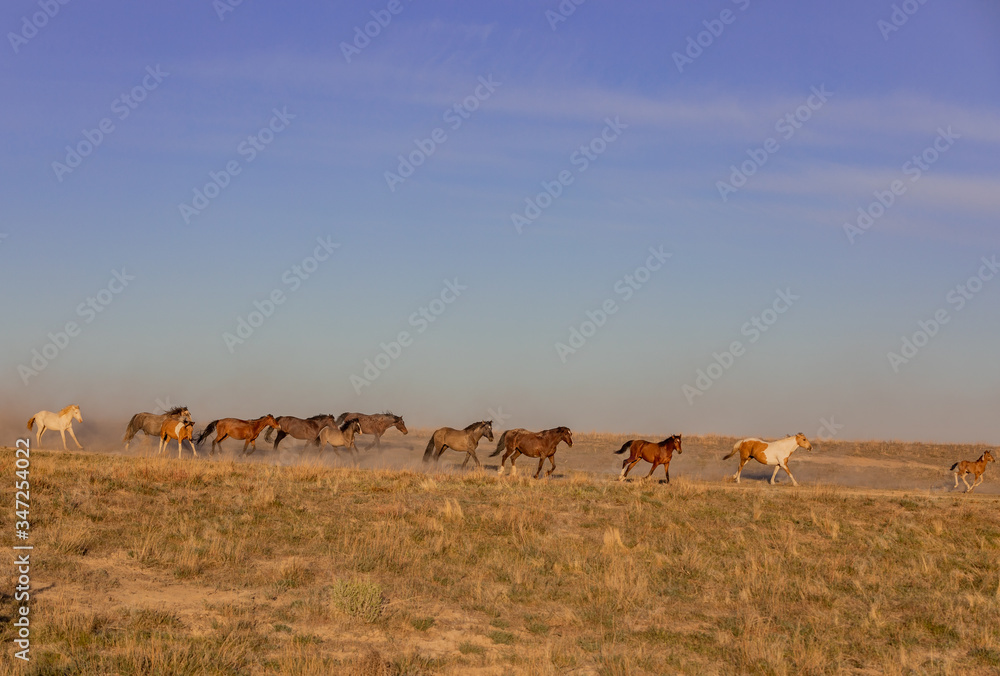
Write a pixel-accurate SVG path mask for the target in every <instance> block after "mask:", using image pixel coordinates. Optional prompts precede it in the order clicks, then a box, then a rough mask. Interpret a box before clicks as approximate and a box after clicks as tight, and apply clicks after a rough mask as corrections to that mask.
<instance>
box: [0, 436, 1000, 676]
mask: <svg viewBox="0 0 1000 676" xmlns="http://www.w3.org/2000/svg"><path fill="white" fill-rule="evenodd" d="M524 469H527V466H525V467H524ZM734 469H735V468H734ZM637 471H642V473H645V472H644V471H643V470H642V467H640V468H638V469H637ZM13 472H14V467H13V458H12V453H11V451H10V450H9V449H8V450H6V451H3V453H2V461H0V476H2V477H5V478H4V479H3V480H4V481H10V482H13ZM31 482H32V494H31V498H32V509H31V514H32V521H33V524H32V539H31V544H34V545H35V550H34V567H33V570H32V575H33V578H32V586H33V589H34V593H33V596H32V618H33V624H32V626H33V634H32V638H33V641H34V643H33V648H34V649H33V656H34V658H35V661H34V662H33V663H32V669H33V670H34V672H35V673H65V674H96V673H114V674H148V673H160V674H194V673H214V674H245V673H283V674H313V673H362V674H382V673H384V674H391V673H399V674H418V673H435V674H436V673H444V674H468V673H482V674H505V673H539V674H545V673H576V674H591V673H593V674H647V673H648V674H661V673H678V672H680V673H691V674H706V673H761V674H772V673H773V674H807V673H817V674H818V673H872V674H876V673H877V674H883V673H890V674H891V673H910V672H920V673H943V674H970V673H983V674H987V673H997V670H998V669H1000V567H998V560H1000V515H998V507H1000V499H998V498H996V497H994V496H985V495H984V496H977V495H970V496H967V495H962V494H957V493H956V494H942V495H932V494H931V493H929V492H920V493H917V492H913V493H906V492H890V491H875V490H863V489H846V488H831V487H824V486H820V487H817V486H815V485H813V486H803V487H800V488H798V489H794V488H791V487H790V486H788V485H779V486H768V485H766V484H762V483H761V482H745V483H743V484H742V485H740V486H735V485H732V484H724V483H721V482H713V483H705V482H693V481H689V480H685V479H684V478H680V479H675V480H674V483H673V484H671V485H669V486H668V485H660V484H653V483H642V482H636V483H631V482H630V483H627V484H620V483H617V482H615V481H613V480H611V479H610V478H609V477H607V476H592V475H584V474H572V473H571V474H570V476H568V478H565V479H562V480H557V481H535V480H531V479H527V478H525V477H523V476H521V477H518V478H516V479H511V478H509V477H507V478H504V479H498V478H497V477H496V476H495V474H492V473H469V474H464V475H463V474H457V475H456V474H446V473H442V474H436V475H428V474H422V473H416V472H411V471H389V470H383V471H378V470H375V471H372V470H356V469H346V468H332V469H331V468H324V467H318V466H297V467H273V466H268V465H255V464H244V463H232V462H228V461H227V462H204V461H191V460H186V459H185V460H183V461H177V460H164V459H145V458H128V457H120V456H109V455H97V454H94V455H91V454H82V453H69V454H67V453H56V452H37V451H36V452H33V454H32V466H31ZM8 494H10V492H9V491H8ZM13 529H14V525H13V508H12V507H8V509H5V510H3V511H2V512H0V531H2V532H3V533H5V534H7V535H5V537H7V538H8V541H9V540H10V539H12V538H11V536H10V534H11V533H13ZM0 558H2V559H3V565H4V568H3V570H4V571H7V575H8V581H9V583H8V584H6V585H4V587H3V596H2V600H0V615H2V616H3V618H4V620H5V621H4V623H3V635H2V642H3V645H4V649H3V652H2V654H0V667H2V668H3V669H4V670H5V671H6V670H10V669H11V664H12V663H13V660H12V659H11V654H12V652H13V650H12V648H11V647H10V646H11V640H12V638H13V634H12V631H11V628H10V623H9V622H8V621H7V620H9V618H11V616H12V613H13V612H14V608H15V605H14V602H13V599H12V597H11V595H10V590H11V589H12V588H13V580H14V579H15V578H14V576H13V575H12V574H10V571H12V568H13V567H12V565H11V562H12V560H13V556H12V553H11V550H10V549H9V547H6V548H4V550H3V553H2V554H0ZM19 671H20V670H19ZM30 671H31V670H29V673H30Z"/></svg>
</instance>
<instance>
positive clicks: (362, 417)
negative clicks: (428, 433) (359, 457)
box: [337, 411, 408, 453]
mask: <svg viewBox="0 0 1000 676" xmlns="http://www.w3.org/2000/svg"><path fill="white" fill-rule="evenodd" d="M351 418H357V419H358V421H359V422H360V423H361V434H374V435H375V441H373V442H372V443H371V444H369V445H368V446H367V447H366V448H365V450H366V451H367V450H371V449H372V448H374V447H377V448H378V451H379V453H381V452H382V441H381V440H382V435H383V434H385V433H386V430H388V429H389V428H390V427H395V428H396V429H397V430H399V431H400V432H402V433H403V434H408V432H407V430H406V423H404V422H403V418H402V417H401V416H398V415H396V414H394V413H393V412H392V411H386V412H384V413H374V414H371V415H368V414H366V413H341V414H340V415H339V416H337V424H338V425H342V424H343V423H344V421H345V420H350V419H351Z"/></svg>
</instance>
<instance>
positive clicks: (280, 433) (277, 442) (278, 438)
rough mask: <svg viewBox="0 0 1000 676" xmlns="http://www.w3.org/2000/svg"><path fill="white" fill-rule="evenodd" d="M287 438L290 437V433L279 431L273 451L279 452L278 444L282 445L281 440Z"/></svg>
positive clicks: (275, 437)
mask: <svg viewBox="0 0 1000 676" xmlns="http://www.w3.org/2000/svg"><path fill="white" fill-rule="evenodd" d="M287 436H288V433H287V432H285V430H278V433H277V434H276V435H275V436H274V446H273V447H272V448H271V450H272V451H277V450H278V444H279V443H281V440H282V439H284V438H285V437H287Z"/></svg>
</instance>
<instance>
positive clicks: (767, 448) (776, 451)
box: [722, 432, 812, 486]
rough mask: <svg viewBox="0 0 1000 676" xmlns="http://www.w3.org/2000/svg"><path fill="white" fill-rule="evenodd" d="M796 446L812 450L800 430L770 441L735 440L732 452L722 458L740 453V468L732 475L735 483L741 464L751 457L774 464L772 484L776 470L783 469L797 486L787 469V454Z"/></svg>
mask: <svg viewBox="0 0 1000 676" xmlns="http://www.w3.org/2000/svg"><path fill="white" fill-rule="evenodd" d="M797 448H804V449H806V450H807V451H811V450H812V444H810V443H809V440H808V439H806V435H804V434H802V433H801V432H800V433H799V434H796V435H795V436H794V437H785V438H784V439H779V440H778V441H770V442H768V441H763V440H761V439H756V438H751V439H743V440H742V441H737V442H736V445H735V446H733V450H732V452H731V453H730V454H729V455H727V456H725V457H724V458H722V459H723V460H728V459H729V458H731V457H733V456H734V455H736V454H737V453H739V454H740V468H739V469H738V470H736V474H734V475H733V478H734V479H736V483H739V482H740V473H741V472H742V471H743V465H745V464H747V462H749V460H750V458H753V459H754V460H756V461H757V462H759V463H760V464H762V465H773V466H774V472H772V473H771V483H772V484H773V483H774V477H775V476H776V475H777V474H778V470H779V469H783V470H785V474H787V475H788V478H790V479H791V480H792V485H793V486H798V485H799V484H798V482H797V481H796V480H795V477H793V476H792V473H791V472H790V471H788V456H790V455H791V454H792V451H794V450H795V449H797Z"/></svg>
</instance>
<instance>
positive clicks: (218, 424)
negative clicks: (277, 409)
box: [196, 413, 279, 455]
mask: <svg viewBox="0 0 1000 676" xmlns="http://www.w3.org/2000/svg"><path fill="white" fill-rule="evenodd" d="M268 425H270V426H271V427H273V428H274V429H279V428H278V421H277V420H275V419H274V416H273V415H271V414H270V413H268V414H267V415H265V416H264V417H262V418H256V419H254V420H241V419H240V418H221V419H220V420H213V421H212V422H210V423H208V427H206V428H205V429H204V430H202V433H201V435H199V437H198V441H197V442H196V443H197V444H198V445H199V446H200V445H201V442H202V441H204V440H205V437H207V436H208V435H209V434H211V433H212V432H213V431H218V435H217V436H216V437H215V439H212V450H211V452H210V453H209V455H215V446H216V444H218V445H219V448H220V449H221V448H222V442H223V440H225V439H226V438H228V437H232V438H233V439H244V440H245V441H244V442H243V455H250V453H253V452H254V451H256V450H257V437H258V436H259V435H260V432H261V430H263V429H264V427H266V426H268ZM247 446H250V447H251V448H252V449H253V450H251V451H250V453H247Z"/></svg>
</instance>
